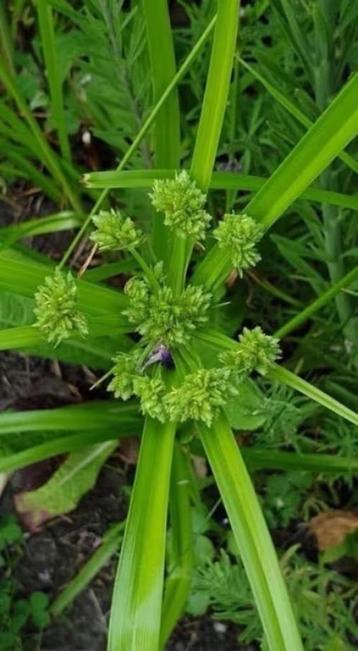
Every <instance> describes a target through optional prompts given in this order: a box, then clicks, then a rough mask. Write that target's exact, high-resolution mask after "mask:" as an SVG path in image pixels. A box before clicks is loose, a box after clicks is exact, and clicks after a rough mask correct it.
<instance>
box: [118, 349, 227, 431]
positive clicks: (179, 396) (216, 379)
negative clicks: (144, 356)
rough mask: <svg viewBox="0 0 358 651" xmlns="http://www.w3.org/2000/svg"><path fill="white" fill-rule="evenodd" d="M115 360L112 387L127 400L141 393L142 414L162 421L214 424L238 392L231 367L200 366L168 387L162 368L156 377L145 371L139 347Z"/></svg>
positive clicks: (139, 395) (139, 396)
mask: <svg viewBox="0 0 358 651" xmlns="http://www.w3.org/2000/svg"><path fill="white" fill-rule="evenodd" d="M114 361H115V366H114V368H113V378H112V380H111V382H110V384H109V385H108V390H109V391H113V392H114V395H115V397H116V398H119V397H120V398H122V399H123V400H128V398H131V397H132V396H137V397H138V398H139V401H140V408H141V411H142V413H143V414H145V415H147V416H150V417H151V418H156V419H158V420H159V421H161V422H165V421H166V420H167V421H168V420H169V421H171V422H178V423H182V422H185V421H186V420H194V421H201V422H203V423H205V424H206V425H208V426H210V425H211V423H212V421H213V420H214V419H215V418H216V417H217V415H218V413H219V409H220V407H223V406H224V404H225V403H226V401H227V400H228V399H229V398H230V397H231V396H233V395H236V394H237V390H236V389H235V388H234V386H233V384H232V382H231V370H230V369H226V368H223V369H219V368H213V369H204V368H200V369H198V370H197V371H195V372H193V373H189V374H188V375H187V376H186V377H185V378H184V380H183V382H182V383H181V384H179V385H176V386H172V387H170V388H167V386H166V384H165V382H164V380H163V377H162V372H161V369H159V368H158V367H157V368H156V371H155V374H154V376H150V375H145V374H144V373H143V370H144V368H143V367H142V368H141V367H140V366H139V364H138V361H139V357H138V350H137V351H136V352H132V353H128V354H121V355H119V356H117V357H116V358H115V360H114Z"/></svg>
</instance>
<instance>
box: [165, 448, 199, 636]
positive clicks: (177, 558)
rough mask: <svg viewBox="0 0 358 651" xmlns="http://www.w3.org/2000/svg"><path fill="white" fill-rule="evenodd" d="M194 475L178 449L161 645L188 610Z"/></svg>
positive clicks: (171, 496)
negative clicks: (191, 500)
mask: <svg viewBox="0 0 358 651" xmlns="http://www.w3.org/2000/svg"><path fill="white" fill-rule="evenodd" d="M190 490H191V475H190V472H189V468H188V460H187V459H186V458H185V456H184V452H183V451H182V450H181V449H180V448H179V446H176V447H175V449H174V457H173V467H172V477H171V490H170V502H169V513H170V525H171V538H170V543H171V544H170V559H169V567H168V575H167V579H166V582H165V591H164V601H163V614H162V626H161V632H160V647H161V648H163V647H164V646H165V644H166V642H167V640H168V638H169V636H170V634H171V632H172V630H173V628H174V627H175V625H176V623H177V621H178V619H179V618H180V617H181V615H182V614H183V612H184V608H185V604H186V602H187V599H188V596H189V593H190V587H191V581H192V573H193V563H194V550H193V531H192V518H191V509H190Z"/></svg>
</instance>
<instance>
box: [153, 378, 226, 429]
mask: <svg viewBox="0 0 358 651" xmlns="http://www.w3.org/2000/svg"><path fill="white" fill-rule="evenodd" d="M233 395H237V390H236V389H235V388H234V386H233V385H232V383H231V372H230V370H228V369H225V368H211V369H206V368H200V369H198V370H197V371H195V372H194V373H190V374H189V375H187V376H186V377H185V379H184V381H183V382H182V384H180V385H179V386H177V387H173V388H172V389H171V390H170V391H169V392H168V394H167V396H166V399H165V403H164V404H165V408H166V411H167V414H168V419H169V420H171V421H176V422H179V423H182V422H184V421H186V420H195V421H201V422H203V423H205V425H207V426H208V427H210V425H211V423H212V422H213V420H215V418H217V416H218V415H219V410H220V407H223V406H224V405H225V403H226V402H227V400H228V399H229V398H230V397H231V396H233Z"/></svg>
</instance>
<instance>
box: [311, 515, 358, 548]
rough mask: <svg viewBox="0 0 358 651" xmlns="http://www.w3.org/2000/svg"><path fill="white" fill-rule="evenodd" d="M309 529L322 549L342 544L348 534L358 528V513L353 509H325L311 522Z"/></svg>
mask: <svg viewBox="0 0 358 651" xmlns="http://www.w3.org/2000/svg"><path fill="white" fill-rule="evenodd" d="M308 526H309V529H310V531H311V533H312V534H313V535H314V536H315V538H316V540H317V546H318V549H319V550H320V551H322V552H323V551H325V550H326V549H330V548H331V547H337V545H340V544H341V543H342V542H343V541H344V539H345V537H346V535H347V534H349V533H353V532H354V531H356V530H358V513H354V512H353V511H339V510H337V511H324V512H323V513H320V514H319V515H316V516H315V517H314V518H312V520H310V522H309V525H308Z"/></svg>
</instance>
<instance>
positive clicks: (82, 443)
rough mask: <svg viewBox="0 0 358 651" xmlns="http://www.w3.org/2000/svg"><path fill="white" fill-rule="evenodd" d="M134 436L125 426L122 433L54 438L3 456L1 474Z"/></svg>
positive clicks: (115, 431)
mask: <svg viewBox="0 0 358 651" xmlns="http://www.w3.org/2000/svg"><path fill="white" fill-rule="evenodd" d="M132 434H133V430H132V429H129V430H127V429H126V427H125V426H124V427H123V429H121V431H120V432H119V431H118V430H114V429H113V430H112V432H108V431H105V432H101V430H97V431H93V432H90V433H82V434H72V435H71V436H63V437H61V438H54V439H52V440H51V441H46V443H41V444H39V445H35V446H31V447H30V448H28V449H26V450H22V451H21V452H16V453H15V454H10V455H8V456H2V457H1V458H0V472H13V471H14V470H20V469H21V468H26V466H29V465H31V464H33V463H37V462H38V461H43V460H44V459H49V458H50V457H54V456H57V455H58V454H64V453H67V452H74V451H75V450H81V449H82V448H84V447H86V446H87V445H95V444H96V443H102V442H103V441H112V440H115V439H120V438H123V437H125V436H131V435H132Z"/></svg>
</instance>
